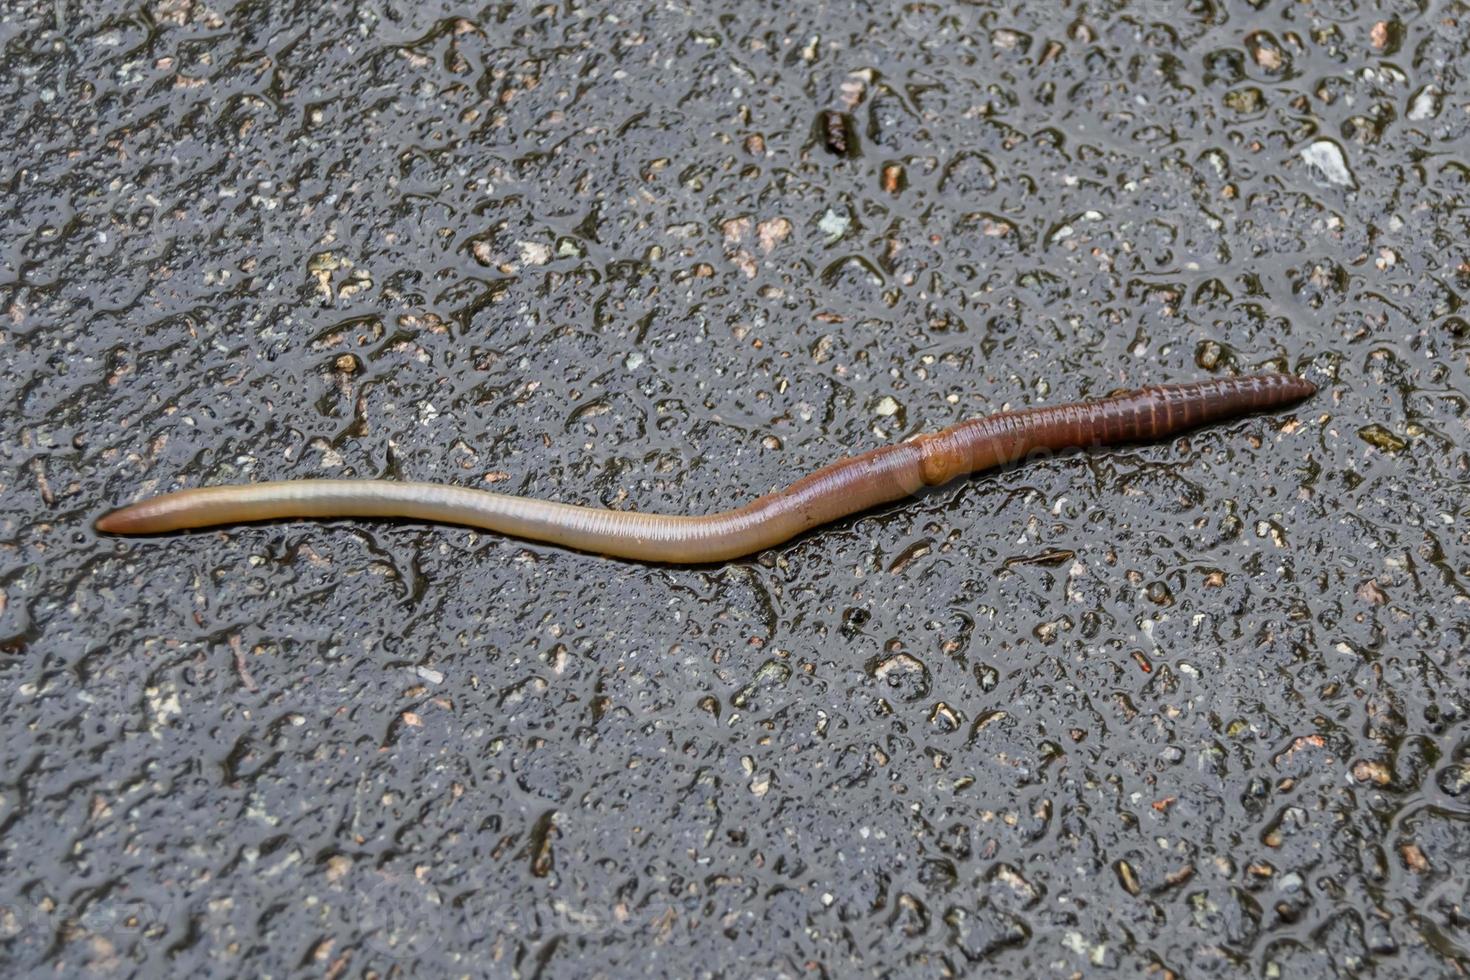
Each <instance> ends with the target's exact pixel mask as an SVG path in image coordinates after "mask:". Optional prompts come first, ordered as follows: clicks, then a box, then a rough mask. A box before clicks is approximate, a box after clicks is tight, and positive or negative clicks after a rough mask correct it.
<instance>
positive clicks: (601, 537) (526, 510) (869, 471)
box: [97, 374, 1317, 564]
mask: <svg viewBox="0 0 1470 980" xmlns="http://www.w3.org/2000/svg"><path fill="white" fill-rule="evenodd" d="M1316 390H1317V388H1316V386H1315V385H1313V384H1312V383H1311V382H1310V381H1306V380H1303V379H1302V378H1298V377H1295V376H1293V375H1288V374H1266V375H1257V376H1253V377H1244V378H1226V379H1220V380H1213V381H1200V382H1195V383H1192V384H1177V385H1160V386H1156V387H1151V388H1140V389H1138V390H1137V391H1130V392H1126V393H1124V394H1120V395H1113V396H1110V397H1108V398H1102V399H1099V400H1096V401H1089V402H1078V403H1075V404H1070V405H1057V406H1054V407H1049V408H1030V409H1024V410H1021V411H1015V412H1001V413H1000V414H997V415H991V416H987V417H985V418H978V419H972V420H971V421H968V422H961V423H960V424H959V425H956V426H953V427H951V428H948V429H944V430H943V431H940V432H935V433H932V434H929V435H922V436H917V437H915V438H913V439H910V440H908V441H907V442H901V443H898V444H897V445H892V446H885V447H883V448H881V449H874V450H872V451H871V452H866V453H863V454H861V455H858V456H852V457H849V458H847V459H843V460H839V461H838V462H836V463H833V464H831V465H830V466H824V467H822V468H821V469H819V470H816V471H815V472H813V473H809V474H808V475H806V476H804V477H802V478H801V479H799V480H797V481H796V482H795V483H793V484H791V485H790V486H789V487H787V488H786V489H784V490H778V491H776V492H774V493H768V494H766V495H765V496H763V497H758V498H756V499H755V500H753V501H751V502H750V503H748V504H746V505H745V506H743V507H737V508H735V509H734V510H727V511H722V512H720V513H718V514H707V515H702V516H685V515H664V514H641V513H637V512H634V511H621V510H604V509H602V508H597V507H578V506H574V505H572V504H562V503H554V502H552V501H548V500H535V499H532V498H528V497H513V496H509V495H507V494H503V493H491V492H489V491H486V490H472V489H469V488H466V487H455V486H446V485H444V484H438V483H400V482H397V481H389V480H291V481H285V482H279V483H257V484H243V485H239V486H223V487H205V488H202V489H198V490H181V491H178V492H176V493H166V494H163V495H162V496H158V497H153V498H151V499H149V500H144V501H142V502H140V503H136V504H131V505H129V506H127V507H123V508H121V509H120V510H115V511H112V512H111V513H109V514H106V515H104V516H103V517H101V518H99V519H98V521H97V530H99V531H104V532H108V533H113V534H156V533H160V532H164V531H177V530H181V529H183V528H193V527H208V526H212V525H217V524H238V523H242V522H246V521H264V520H274V519H278V518H292V517H306V518H333V517H378V518H400V519H404V520H414V521H434V522H439V523H443V524H461V525H467V526H470V527H478V528H485V529H486V530H490V531H496V532H498V533H500V534H507V535H511V536H514V537H518V538H528V539H531V540H533V541H547V542H551V543H552V544H557V545H562V546H563V547H567V548H575V549H577V550H579V551H588V552H593V553H596V554H603V555H612V556H615V557H618V558H632V559H636V560H639V561H650V562H677V563H685V564H692V563H704V562H719V561H726V560H728V559H731V558H739V557H741V556H743V555H749V554H753V553H755V552H758V551H761V550H763V549H765V548H770V547H772V546H774V545H778V544H781V543H782V542H784V541H789V540H791V539H792V538H794V537H796V536H797V535H799V534H801V533H802V532H803V531H807V530H810V529H811V528H814V527H817V526H819V525H822V524H827V523H830V522H832V521H835V520H837V519H839V518H842V517H847V516H848V515H850V514H856V513H858V512H859V511H864V510H868V509H869V508H872V507H876V506H878V505H879V504H885V503H890V502H892V501H896V500H902V499H903V498H905V497H908V496H910V495H912V494H914V493H915V492H917V491H918V490H920V489H921V488H923V487H926V486H937V485H939V484H942V483H948V482H949V481H950V480H953V479H955V478H957V477H960V476H964V475H965V474H967V473H974V472H976V471H979V470H986V469H990V468H992V467H996V466H1001V465H1004V464H1006V463H1011V462H1016V461H1019V460H1021V459H1024V458H1025V457H1026V456H1027V455H1029V454H1032V453H1042V452H1061V451H1065V450H1069V449H1085V448H1087V447H1091V446H1102V445H1109V444H1114V443H1126V442H1140V441H1145V440H1150V439H1160V438H1163V437H1165V436H1168V435H1171V434H1173V433H1176V432H1180V431H1183V430H1185V429H1192V428H1195V427H1196V426H1200V425H1205V424H1208V423H1211V422H1218V421H1221V420H1223V419H1229V418H1234V417H1236V416H1240V415H1245V414H1247V413H1250V412H1255V411H1260V410H1263V409H1269V408H1278V407H1281V406H1284V405H1290V404H1293V403H1295V402H1298V401H1300V400H1302V399H1303V398H1306V397H1308V396H1310V395H1311V394H1313V393H1314V392H1315V391H1316Z"/></svg>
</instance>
